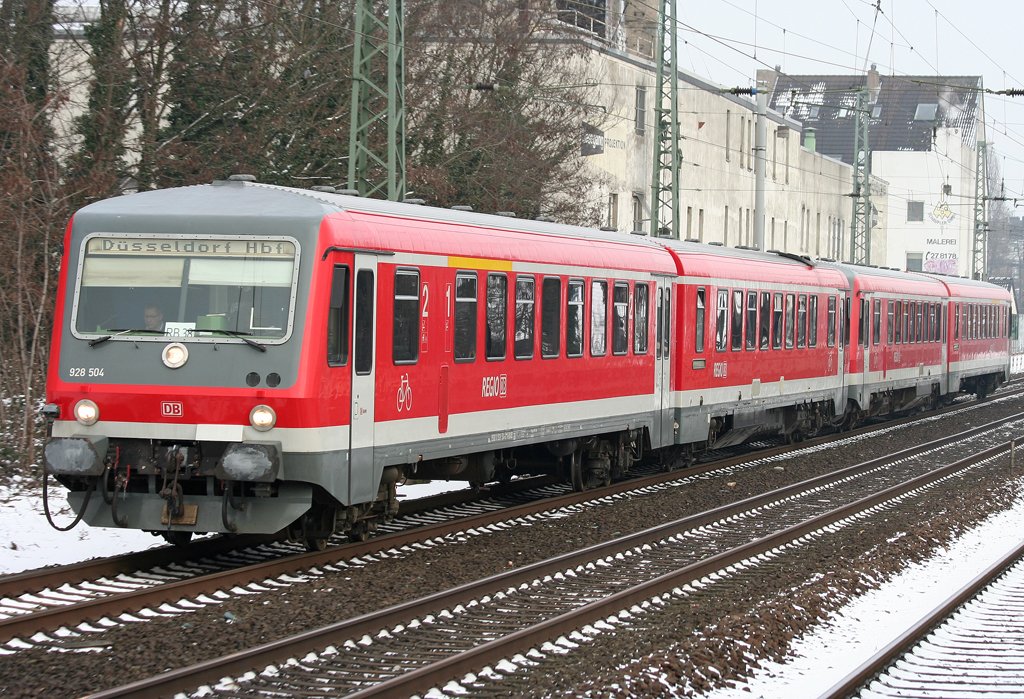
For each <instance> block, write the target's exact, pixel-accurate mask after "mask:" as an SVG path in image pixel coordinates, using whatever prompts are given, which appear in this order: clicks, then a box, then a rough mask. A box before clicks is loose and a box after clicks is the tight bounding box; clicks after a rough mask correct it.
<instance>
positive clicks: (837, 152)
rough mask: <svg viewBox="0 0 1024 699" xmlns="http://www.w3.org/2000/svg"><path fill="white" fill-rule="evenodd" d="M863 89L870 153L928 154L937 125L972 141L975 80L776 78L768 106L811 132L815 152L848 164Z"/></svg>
mask: <svg viewBox="0 0 1024 699" xmlns="http://www.w3.org/2000/svg"><path fill="white" fill-rule="evenodd" d="M872 84H873V85H872ZM869 85H871V86H872V87H873V89H870V90H869V98H868V100H869V109H870V110H871V114H870V125H869V130H868V143H869V145H870V148H871V150H872V151H876V152H877V151H928V150H931V147H932V142H933V138H934V130H935V128H937V127H938V128H953V129H959V130H960V134H961V138H962V139H963V140H964V143H967V144H971V145H973V143H974V141H975V140H976V138H977V137H978V135H977V134H976V128H977V119H978V116H979V113H978V112H979V104H980V102H981V97H980V95H981V90H982V79H981V78H980V77H979V76H946V75H940V76H935V75H930V76H923V75H922V76H915V75H907V76H886V75H878V73H877V72H874V71H873V70H872V71H871V72H870V73H869V74H868V75H784V74H779V75H777V77H776V80H775V85H774V88H773V89H772V92H771V95H770V98H769V107H771V108H772V109H774V110H775V111H777V112H779V113H780V114H783V115H785V116H788V117H790V118H792V119H795V120H796V121H799V122H801V123H802V125H803V131H804V132H805V133H806V131H807V129H809V128H813V129H814V130H815V132H816V141H817V142H816V150H817V151H819V152H821V153H824V154H825V155H830V156H832V157H835V158H839V159H841V160H843V161H844V162H846V163H850V164H852V163H853V139H854V117H855V115H856V114H855V110H854V107H855V106H856V103H857V93H858V91H860V90H861V89H863V88H864V87H865V86H869Z"/></svg>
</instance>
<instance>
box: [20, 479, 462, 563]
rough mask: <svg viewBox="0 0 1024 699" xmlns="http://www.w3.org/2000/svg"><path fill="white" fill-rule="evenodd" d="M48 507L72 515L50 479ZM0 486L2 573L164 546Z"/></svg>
mask: <svg viewBox="0 0 1024 699" xmlns="http://www.w3.org/2000/svg"><path fill="white" fill-rule="evenodd" d="M51 484H52V487H51V488H50V510H51V513H53V519H54V521H55V522H56V523H57V525H58V526H67V525H68V524H70V523H71V522H72V521H73V519H74V517H73V516H72V513H71V511H70V510H69V509H68V508H67V500H66V499H65V498H64V489H63V488H62V487H60V486H59V485H56V484H54V483H53V481H51ZM18 486H19V484H18V483H14V484H12V486H11V487H8V486H0V575H8V574H11V573H20V572H21V571H25V570H33V569H35V568H42V567H44V566H50V565H64V564H67V563H76V562H78V561H86V560H89V559H90V558H99V557H101V556H114V555H117V554H120V553H130V552H133V551H142V550H144V549H148V548H153V547H154V546H163V545H164V544H165V542H164V540H163V539H162V538H161V537H157V536H153V535H152V534H147V533H146V532H140V531H137V530H126V529H118V528H116V527H90V526H89V525H87V524H84V523H81V522H80V523H79V524H78V526H76V527H75V528H74V529H72V530H71V531H67V532H59V531H56V530H55V529H53V528H52V527H51V526H50V525H49V523H48V522H47V521H46V516H45V515H44V514H43V497H42V493H41V492H40V491H38V490H25V489H22V488H19V487H18ZM465 487H466V483H463V482H457V481H452V482H449V481H432V482H430V483H424V484H419V485H412V486H402V487H400V488H399V493H400V494H403V495H404V496H405V497H404V498H403V500H404V501H406V502H408V501H409V500H412V499H415V498H422V497H426V496H428V495H433V494H435V493H441V492H446V491H449V490H461V489H463V488H465Z"/></svg>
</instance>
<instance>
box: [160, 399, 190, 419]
mask: <svg viewBox="0 0 1024 699" xmlns="http://www.w3.org/2000/svg"><path fill="white" fill-rule="evenodd" d="M160 414H161V415H162V416H163V417H181V416H183V415H184V414H185V406H183V405H182V404H181V403H179V402H178V401H170V400H165V401H164V402H162V403H161V404H160Z"/></svg>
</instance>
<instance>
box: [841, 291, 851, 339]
mask: <svg viewBox="0 0 1024 699" xmlns="http://www.w3.org/2000/svg"><path fill="white" fill-rule="evenodd" d="M852 306H853V302H852V300H851V299H850V297H849V296H847V297H846V298H844V299H843V309H842V312H841V315H842V318H841V319H840V320H841V321H842V324H843V347H849V346H850V309H851V308H852Z"/></svg>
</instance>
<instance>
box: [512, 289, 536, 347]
mask: <svg viewBox="0 0 1024 699" xmlns="http://www.w3.org/2000/svg"><path fill="white" fill-rule="evenodd" d="M533 293H534V281H533V277H516V338H515V343H514V344H515V355H516V359H530V358H531V357H533Z"/></svg>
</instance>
